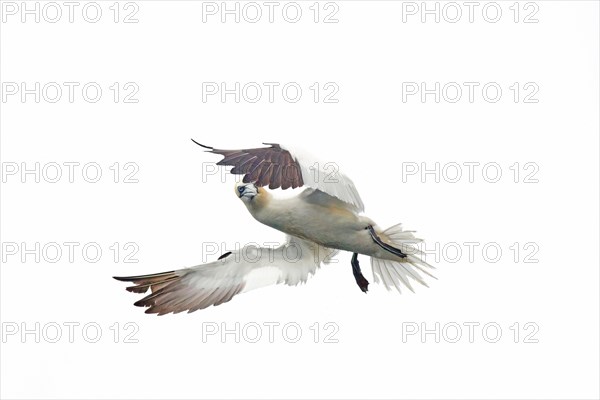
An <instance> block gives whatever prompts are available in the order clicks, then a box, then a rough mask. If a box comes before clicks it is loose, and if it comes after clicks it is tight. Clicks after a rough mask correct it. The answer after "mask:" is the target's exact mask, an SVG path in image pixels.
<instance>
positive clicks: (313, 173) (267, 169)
mask: <svg viewBox="0 0 600 400" xmlns="http://www.w3.org/2000/svg"><path fill="white" fill-rule="evenodd" d="M192 141H193V142H194V143H196V144H197V145H199V146H202V147H204V148H206V149H208V151H209V152H211V153H215V154H220V155H222V156H223V157H224V158H223V159H222V160H220V161H219V162H218V163H217V165H226V166H232V167H233V168H232V169H231V171H230V172H231V173H232V174H239V175H244V178H243V181H244V183H249V182H253V183H254V184H255V185H256V186H268V187H269V189H277V188H281V189H284V190H285V189H288V188H293V189H295V188H297V187H302V186H308V187H310V188H313V189H318V190H320V191H322V192H324V193H327V194H328V195H330V196H335V197H337V198H338V199H340V200H342V201H344V202H346V203H348V204H350V205H351V206H352V207H353V208H354V209H356V210H357V211H359V212H360V211H364V208H365V207H364V204H363V202H362V199H361V198H360V195H359V194H358V191H357V190H356V187H355V186H354V182H352V180H351V179H350V178H348V177H347V176H346V175H344V174H342V173H341V172H340V171H339V170H338V168H337V165H336V164H335V163H331V162H329V163H324V164H321V163H319V162H317V161H315V160H311V159H310V156H308V155H305V154H301V153H300V152H298V151H291V150H289V149H287V148H284V147H282V146H281V145H279V144H277V143H263V144H266V145H269V146H270V147H260V148H255V149H242V150H220V149H215V148H213V147H210V146H205V145H203V144H200V143H198V142H196V141H195V140H194V139H192Z"/></svg>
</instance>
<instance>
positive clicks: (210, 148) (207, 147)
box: [192, 139, 213, 150]
mask: <svg viewBox="0 0 600 400" xmlns="http://www.w3.org/2000/svg"><path fill="white" fill-rule="evenodd" d="M192 142H194V143H196V144H197V145H198V146H200V147H204V148H205V149H209V150H212V149H213V148H212V147H210V146H205V145H203V144H200V143H198V142H196V141H195V140H194V139H192Z"/></svg>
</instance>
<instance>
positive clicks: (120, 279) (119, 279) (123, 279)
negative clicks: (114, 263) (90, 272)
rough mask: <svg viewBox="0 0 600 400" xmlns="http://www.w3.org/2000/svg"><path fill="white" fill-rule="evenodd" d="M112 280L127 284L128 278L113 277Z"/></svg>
mask: <svg viewBox="0 0 600 400" xmlns="http://www.w3.org/2000/svg"><path fill="white" fill-rule="evenodd" d="M113 279H116V280H118V281H121V282H129V280H130V279H129V277H127V276H113Z"/></svg>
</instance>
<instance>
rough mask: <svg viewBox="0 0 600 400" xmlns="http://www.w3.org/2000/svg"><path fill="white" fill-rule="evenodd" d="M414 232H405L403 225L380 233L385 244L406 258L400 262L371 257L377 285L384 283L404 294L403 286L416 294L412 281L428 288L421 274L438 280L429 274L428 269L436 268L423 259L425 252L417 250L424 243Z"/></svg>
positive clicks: (389, 288) (387, 287) (387, 286)
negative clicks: (399, 251)
mask: <svg viewBox="0 0 600 400" xmlns="http://www.w3.org/2000/svg"><path fill="white" fill-rule="evenodd" d="M413 232H414V231H405V230H403V229H402V224H398V225H394V226H392V227H390V228H388V229H386V230H385V231H383V232H381V233H379V236H380V237H381V239H382V240H383V241H384V242H387V243H388V244H390V245H391V246H393V247H394V248H396V249H399V250H401V251H402V253H404V254H405V255H406V257H403V258H399V260H398V261H392V260H384V259H382V258H376V257H371V268H372V269H373V277H374V278H375V283H379V282H382V283H383V285H384V286H385V287H386V289H388V290H392V289H393V288H396V290H398V292H400V293H402V291H401V290H400V287H401V284H402V285H404V286H406V287H407V288H408V289H410V291H411V292H414V290H413V288H412V286H411V284H410V281H411V280H414V281H415V282H418V283H420V284H422V285H424V286H427V283H425V280H424V279H423V277H422V276H421V275H420V273H423V274H425V275H428V276H430V277H432V278H434V279H437V278H436V277H435V276H433V275H432V274H431V273H430V272H428V269H435V268H434V267H433V266H432V265H430V264H428V263H427V262H425V261H424V260H422V259H421V257H422V256H423V252H422V251H421V250H419V249H418V248H417V246H416V244H417V243H419V242H422V240H421V239H418V238H416V237H415V236H414V235H413ZM400 260H401V261H400ZM427 287H429V286H427Z"/></svg>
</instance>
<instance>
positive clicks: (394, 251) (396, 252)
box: [365, 225, 406, 258]
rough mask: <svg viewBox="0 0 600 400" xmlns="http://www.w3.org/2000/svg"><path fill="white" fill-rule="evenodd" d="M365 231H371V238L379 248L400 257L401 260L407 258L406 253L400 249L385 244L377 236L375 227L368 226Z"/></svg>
mask: <svg viewBox="0 0 600 400" xmlns="http://www.w3.org/2000/svg"><path fill="white" fill-rule="evenodd" d="M365 229H367V230H368V231H369V233H370V234H371V238H372V239H373V241H374V242H375V243H377V245H378V246H379V247H381V248H382V249H384V250H386V251H389V252H390V253H392V254H394V255H396V256H398V257H400V258H406V254H404V252H403V251H402V250H400V249H397V248H395V247H393V246H390V245H389V244H387V243H384V242H383V240H381V238H380V237H379V236H377V233H376V232H375V229H373V226H371V225H368V226H367V227H366V228H365Z"/></svg>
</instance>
